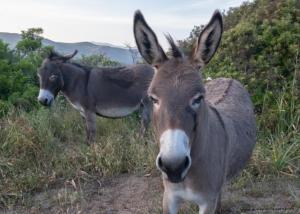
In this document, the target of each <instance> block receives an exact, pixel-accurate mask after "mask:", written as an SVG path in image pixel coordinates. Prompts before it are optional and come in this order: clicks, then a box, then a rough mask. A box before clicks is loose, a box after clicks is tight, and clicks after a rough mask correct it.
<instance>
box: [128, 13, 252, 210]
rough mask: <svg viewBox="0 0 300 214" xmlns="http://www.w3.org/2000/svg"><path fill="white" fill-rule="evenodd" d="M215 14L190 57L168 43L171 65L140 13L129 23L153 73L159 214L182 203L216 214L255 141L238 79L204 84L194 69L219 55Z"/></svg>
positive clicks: (248, 102)
mask: <svg viewBox="0 0 300 214" xmlns="http://www.w3.org/2000/svg"><path fill="white" fill-rule="evenodd" d="M222 26H223V22H222V16H221V14H220V12H219V11H216V12H215V13H214V14H213V16H212V18H211V20H210V21H209V23H208V24H207V25H206V26H205V28H204V29H203V31H202V32H201V33H200V36H199V38H198V41H197V42H196V44H195V48H194V51H193V53H192V55H191V56H189V57H185V56H183V54H182V53H181V51H180V50H179V49H178V47H177V46H176V45H175V43H174V42H173V40H172V38H171V37H170V36H168V37H167V39H168V41H169V43H170V45H171V53H172V55H173V57H171V58H168V57H167V56H166V54H165V53H164V51H163V49H162V48H161V46H160V45H159V43H158V41H157V38H156V35H155V34H154V32H153V31H152V29H151V28H150V27H149V26H148V24H147V23H146V21H145V19H144V17H143V15H142V14H141V12H139V11H137V12H136V13H135V16H134V35H135V39H136V43H137V46H138V49H139V51H140V53H141V55H142V56H143V57H144V59H145V60H146V61H147V62H148V63H149V64H151V65H153V66H154V67H155V68H156V71H155V74H154V77H153V80H152V82H151V84H150V87H149V89H148V95H149V96H150V97H151V99H152V101H153V104H154V106H153V122H154V127H155V130H156V136H157V139H158V140H159V145H160V152H159V154H158V156H157V159H156V165H157V167H158V169H159V170H160V171H161V172H162V174H163V183H164V189H165V191H164V197H163V212H164V213H177V210H178V205H179V204H180V202H181V201H182V200H189V201H192V202H194V203H196V204H198V206H199V209H200V211H199V213H215V211H216V210H217V207H218V204H220V196H221V188H222V185H223V184H224V182H225V181H226V180H228V179H230V178H231V177H233V176H234V175H236V174H237V173H238V172H239V171H240V170H241V169H243V168H244V167H245V165H246V163H247V161H248V160H249V158H250V156H251V153H252V150H253V147H254V145H255V138H256V125H255V116H254V113H253V107H252V102H251V100H250V96H249V94H248V92H247V91H246V90H245V88H244V87H243V86H242V85H241V84H240V83H239V82H238V81H236V80H233V79H225V78H219V79H215V80H212V81H210V82H209V83H208V84H206V85H204V84H203V80H202V77H201V73H200V72H199V69H203V67H204V66H205V65H206V64H207V63H208V62H209V61H210V59H211V58H212V57H213V55H214V53H215V52H216V50H217V48H218V46H219V43H220V40H221V36H222V31H223V27H222Z"/></svg>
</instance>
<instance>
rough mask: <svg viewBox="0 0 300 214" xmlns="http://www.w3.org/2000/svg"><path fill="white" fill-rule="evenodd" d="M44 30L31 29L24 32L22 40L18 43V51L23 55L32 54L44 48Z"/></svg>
mask: <svg viewBox="0 0 300 214" xmlns="http://www.w3.org/2000/svg"><path fill="white" fill-rule="evenodd" d="M41 34H43V29H42V28H29V29H28V30H27V31H24V30H23V31H22V40H21V41H20V42H18V44H17V46H16V49H17V51H18V52H20V53H21V54H23V55H27V54H30V53H32V52H34V51H36V50H38V49H40V48H41V47H42V40H43V37H42V36H41Z"/></svg>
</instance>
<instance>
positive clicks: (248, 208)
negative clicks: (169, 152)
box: [0, 174, 300, 214]
mask: <svg viewBox="0 0 300 214" xmlns="http://www.w3.org/2000/svg"><path fill="white" fill-rule="evenodd" d="M80 183H81V184H80ZM162 192H163V187H162V182H161V179H160V177H159V176H158V175H155V176H153V175H148V176H137V175H128V174H125V175H122V176H118V177H114V178H106V179H102V180H97V179H90V180H87V181H85V182H75V181H74V180H71V181H68V182H65V183H64V184H63V185H60V186H57V187H53V188H49V189H47V190H45V191H42V192H39V193H36V194H35V195H34V196H33V197H32V198H31V199H30V203H29V204H28V206H26V208H25V207H13V208H11V209H9V210H2V211H1V210H0V213H10V214H12V213H32V214H35V213H93V214H94V213H104V214H115V213H120V214H129V213H134V214H144V213H161V200H162ZM181 213H198V212H197V207H196V206H194V205H190V204H184V205H183V206H182V209H181ZM222 213H225V214H226V213H247V214H248V213H249V214H250V213H278V214H279V213H291V214H297V213H300V182H299V180H296V179H276V180H274V181H270V180H268V181H260V182H249V180H247V181H246V182H243V181H237V182H234V183H231V184H227V185H226V187H225V188H224V190H223V195H222Z"/></svg>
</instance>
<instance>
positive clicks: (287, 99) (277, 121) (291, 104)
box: [252, 69, 300, 177]
mask: <svg viewBox="0 0 300 214" xmlns="http://www.w3.org/2000/svg"><path fill="white" fill-rule="evenodd" d="M297 73H298V69H296V70H295V72H294V78H293V80H292V81H290V82H289V83H287V84H286V86H285V87H283V90H282V91H281V92H280V93H279V94H277V95H276V96H273V97H272V98H273V99H272V100H267V98H266V99H264V107H263V112H262V113H261V115H260V116H258V129H259V135H258V145H257V148H256V150H255V155H254V161H253V162H252V163H254V164H257V167H256V168H257V169H259V171H261V174H270V173H271V174H285V175H289V176H296V177H299V175H300V101H299V97H298V96H297V92H296V85H297V82H296V81H297ZM266 96H267V93H266ZM274 103H275V105H274ZM265 169H267V170H268V171H269V173H268V172H266V171H265Z"/></svg>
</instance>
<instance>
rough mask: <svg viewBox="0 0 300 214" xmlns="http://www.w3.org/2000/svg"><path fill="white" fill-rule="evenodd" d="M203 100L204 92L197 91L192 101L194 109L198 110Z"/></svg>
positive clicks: (191, 104)
mask: <svg viewBox="0 0 300 214" xmlns="http://www.w3.org/2000/svg"><path fill="white" fill-rule="evenodd" d="M202 100H203V94H201V93H197V94H196V95H195V96H194V97H193V98H192V99H191V101H190V106H191V108H192V109H194V110H196V109H198V108H199V107H200V105H201V102H202Z"/></svg>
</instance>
